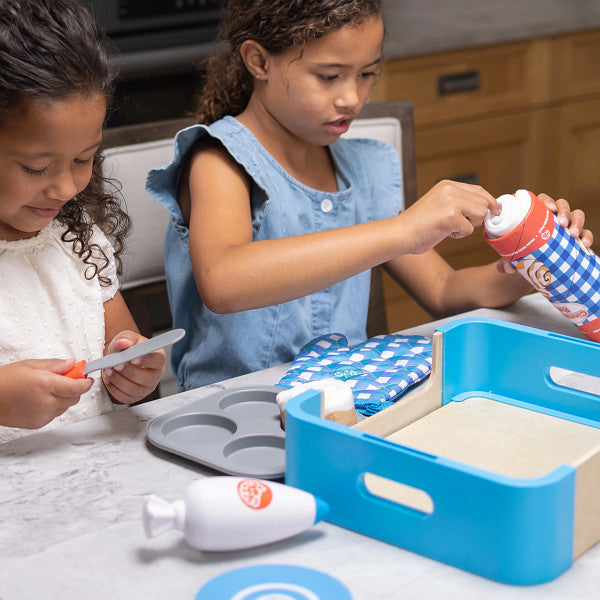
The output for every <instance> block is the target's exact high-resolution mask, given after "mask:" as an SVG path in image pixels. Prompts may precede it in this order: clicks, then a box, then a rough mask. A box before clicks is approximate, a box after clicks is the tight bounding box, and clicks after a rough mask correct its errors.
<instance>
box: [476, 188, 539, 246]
mask: <svg viewBox="0 0 600 600" xmlns="http://www.w3.org/2000/svg"><path fill="white" fill-rule="evenodd" d="M496 202H497V203H498V204H499V205H500V209H501V212H500V214H499V215H494V214H493V213H491V212H490V211H488V214H487V216H486V218H485V221H484V225H485V231H486V233H487V234H488V236H489V237H491V238H499V237H502V236H503V235H506V234H507V233H510V232H511V231H512V230H513V229H514V228H515V227H517V225H519V223H521V222H522V221H523V219H524V218H525V217H526V216H527V213H528V212H529V208H530V207H531V196H530V195H529V192H528V191H527V190H517V191H516V192H515V193H514V195H513V194H503V195H502V196H500V197H498V198H496Z"/></svg>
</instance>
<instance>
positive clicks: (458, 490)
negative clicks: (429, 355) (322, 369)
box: [286, 319, 600, 584]
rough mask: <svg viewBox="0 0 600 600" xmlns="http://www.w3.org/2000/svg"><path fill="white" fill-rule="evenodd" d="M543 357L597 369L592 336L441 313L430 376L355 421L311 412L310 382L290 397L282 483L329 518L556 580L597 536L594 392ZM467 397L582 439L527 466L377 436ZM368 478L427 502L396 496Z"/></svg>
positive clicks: (498, 572)
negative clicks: (564, 377)
mask: <svg viewBox="0 0 600 600" xmlns="http://www.w3.org/2000/svg"><path fill="white" fill-rule="evenodd" d="M551 367H558V368H562V369H567V370H569V371H574V372H577V373H583V374H586V375H590V376H596V375H599V374H600V345H598V344H596V343H593V342H589V341H585V340H579V339H575V338H570V337H566V336H562V335H558V334H554V333H549V332H544V331H541V330H537V329H532V328H529V327H523V326H520V325H514V324H510V323H505V322H502V321H494V320H490V319H461V320H457V321H454V322H451V323H449V324H447V325H444V326H442V327H440V328H439V329H437V330H436V333H435V334H434V362H433V372H432V376H431V378H430V381H429V382H428V384H427V386H426V387H425V388H424V389H422V390H421V391H419V392H418V393H416V394H414V395H413V396H409V397H407V398H406V399H404V400H401V401H399V402H398V403H397V404H396V405H394V406H393V407H391V408H388V409H386V410H384V411H382V412H381V413H379V414H377V415H375V416H373V417H370V418H369V419H366V420H365V421H363V422H362V423H361V424H359V425H358V426H356V427H354V428H350V427H345V426H343V425H339V424H337V423H333V422H331V421H327V420H324V419H321V418H320V416H319V411H320V397H319V394H318V393H314V392H312V391H309V392H305V393H304V394H302V395H299V396H297V397H295V398H293V399H292V400H291V401H290V402H289V403H288V405H287V407H286V414H287V416H286V465H287V468H286V483H289V484H290V485H293V486H296V487H299V488H301V489H305V490H307V491H309V492H311V493H313V494H315V495H316V496H318V497H320V498H322V499H323V500H325V501H326V502H328V503H329V505H330V509H331V513H330V518H329V520H330V521H331V522H333V523H336V524H338V525H341V526H344V527H347V528H350V529H353V530H355V531H358V532H361V533H364V534H366V535H369V536H372V537H375V538H378V539H381V540H384V541H386V542H390V543H393V544H396V545H398V546H402V547H404V548H407V549H409V550H413V551H415V552H419V553H421V554H424V555H426V556H429V557H431V558H434V559H437V560H440V561H443V562H446V563H448V564H451V565H454V566H456V567H460V568H462V569H465V570H468V571H471V572H473V573H477V574H479V575H482V576H485V577H488V578H491V579H495V580H497V581H501V582H505V583H511V584H536V583H542V582H545V581H549V580H551V579H554V578H555V577H557V576H558V575H560V574H561V573H562V572H564V571H565V570H566V569H568V568H569V566H570V565H571V564H572V562H573V560H574V558H576V557H577V556H579V555H580V554H581V553H583V552H584V551H585V550H586V549H588V548H589V547H590V546H592V545H593V544H594V543H596V542H597V541H598V539H600V522H599V518H598V517H597V516H596V515H597V513H598V512H599V511H598V508H599V507H600V500H597V498H600V494H598V493H597V490H599V489H600V488H599V485H600V443H596V441H594V440H597V438H598V436H600V431H599V430H598V428H599V427H600V397H599V396H597V395H595V394H593V393H589V392H583V391H578V390H575V389H572V388H569V387H564V386H562V385H558V384H557V383H555V381H554V380H553V378H552V377H551V375H550V370H551ZM475 399H477V400H480V399H483V401H485V402H488V403H491V404H492V407H495V408H499V409H501V410H504V409H506V410H508V411H512V412H511V414H512V413H514V412H515V410H516V412H517V413H519V414H523V416H526V417H527V418H528V419H532V418H533V420H536V419H541V420H543V419H550V420H551V421H552V422H553V423H555V424H558V425H559V426H562V425H564V426H565V427H566V428H569V430H570V431H571V430H573V429H575V430H576V431H577V428H581V431H582V432H583V433H584V434H585V435H583V438H586V439H587V438H589V439H590V440H591V442H590V446H589V447H585V448H583V450H582V452H581V456H579V457H578V458H577V459H576V460H572V457H570V458H569V460H568V461H567V460H565V463H564V464H561V461H560V457H559V460H558V463H557V464H556V465H555V466H554V467H552V468H551V469H550V470H549V471H546V472H544V473H542V474H540V475H539V476H535V477H529V478H527V477H525V478H524V477H514V476H507V475H505V474H502V473H498V472H494V471H493V470H488V469H486V468H482V467H481V466H473V464H469V463H468V461H459V460H455V459H452V458H448V457H447V456H444V455H438V454H435V453H431V452H427V451H423V450H422V449H419V448H418V447H411V446H410V445H403V444H400V443H398V442H394V441H390V440H389V439H386V438H387V437H389V436H390V435H391V436H392V437H393V436H394V435H397V434H398V429H403V428H408V427H414V426H415V424H417V425H418V424H419V423H421V422H425V419H430V418H431V416H432V415H434V411H441V410H448V409H449V408H450V409H453V408H455V407H456V406H457V405H453V406H448V405H449V404H450V403H458V402H463V401H465V400H469V401H471V400H475ZM463 406H468V402H467V403H464V404H463ZM444 407H446V408H444ZM523 411H525V412H523ZM439 414H442V413H439ZM492 425H493V423H492ZM517 429H518V423H517ZM517 433H520V432H519V431H517ZM547 441H548V443H549V448H550V450H552V445H553V444H552V439H548V440H547ZM556 445H557V446H560V444H556ZM473 453H474V455H477V454H478V449H477V448H474V449H473ZM528 458H529V457H528ZM372 480H381V481H383V482H385V483H386V484H387V487H388V488H389V487H391V488H395V487H398V488H404V487H405V486H408V488H407V489H408V492H409V495H410V493H412V492H414V494H413V495H415V494H416V495H417V496H419V495H420V496H422V497H424V498H425V499H426V500H428V502H424V503H422V504H419V503H418V502H417V503H415V504H413V503H409V502H405V501H404V500H401V501H400V500H398V499H397V498H395V497H394V496H393V493H396V492H393V493H391V494H390V495H386V493H383V492H381V491H380V490H376V489H375V488H374V487H373V485H372ZM370 482H371V484H370ZM396 491H397V490H396ZM404 491H406V490H404ZM407 497H408V496H407ZM421 499H422V498H421Z"/></svg>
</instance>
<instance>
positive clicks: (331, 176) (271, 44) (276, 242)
mask: <svg viewBox="0 0 600 600" xmlns="http://www.w3.org/2000/svg"><path fill="white" fill-rule="evenodd" d="M381 11H382V2H381V0H294V1H290V0H253V1H252V2H247V0H229V2H228V3H227V14H226V16H225V19H224V22H223V29H222V37H223V46H224V47H223V50H222V51H221V53H219V54H217V55H215V56H214V57H213V58H212V59H210V61H209V62H208V65H207V74H206V84H205V86H204V88H203V90H202V94H201V96H200V98H199V106H198V109H197V112H196V117H197V121H198V122H199V123H201V124H199V125H194V126H192V127H189V128H187V129H184V130H183V131H181V132H179V134H178V135H177V137H176V141H175V158H174V161H173V162H172V163H171V164H170V165H168V166H167V167H164V168H160V169H154V170H153V171H151V172H150V174H149V176H148V181H147V189H148V191H149V192H150V193H151V194H153V195H154V196H155V197H156V198H157V199H158V200H159V201H160V202H161V203H162V204H164V205H165V206H166V207H167V208H168V209H169V211H170V213H171V222H170V225H169V229H168V232H167V236H166V240H165V253H166V272H167V282H168V289H169V297H170V303H171V308H172V312H173V316H174V326H176V327H183V328H185V329H186V330H187V332H188V334H187V336H186V337H185V338H184V339H183V340H182V341H181V342H179V343H178V344H177V345H176V346H175V348H174V349H173V367H174V370H175V372H176V374H177V378H178V383H179V390H180V391H181V390H186V389H191V388H194V387H197V386H201V385H205V384H208V383H211V382H214V381H219V380H223V379H227V378H231V377H235V376H237V375H242V374H244V373H247V372H250V371H256V370H259V369H264V368H266V367H270V366H272V365H276V364H280V363H283V362H287V361H290V360H292V359H293V358H294V357H295V356H296V354H297V352H298V350H299V349H300V348H301V347H302V346H303V345H304V344H306V343H307V342H308V341H309V340H311V339H312V338H314V337H317V336H320V335H323V334H326V333H330V332H340V333H343V334H344V335H345V336H346V337H347V338H348V341H349V343H350V344H351V345H353V344H356V343H358V342H360V341H362V340H364V339H365V337H366V331H365V330H366V319H367V307H368V298H369V281H370V269H371V268H372V267H373V266H375V265H380V264H383V265H384V266H385V268H386V270H387V271H388V273H389V274H390V275H391V276H392V277H393V278H394V279H395V280H397V281H398V282H399V283H400V284H401V285H402V286H404V287H405V288H406V289H407V290H408V291H409V292H410V293H411V294H412V295H413V296H414V297H415V298H416V299H417V300H418V301H419V302H420V303H421V305H422V306H423V307H424V308H425V309H426V310H427V311H429V312H430V313H431V314H432V315H435V316H441V315H445V314H449V313H456V312H460V311H464V310H468V309H472V308H476V307H482V306H487V307H500V306H505V305H508V304H511V303H512V302H514V301H515V300H517V299H518V298H520V297H521V296H522V295H524V294H526V293H527V292H529V291H530V287H529V286H528V285H527V284H526V282H525V281H524V280H523V278H522V277H520V276H519V275H518V274H512V273H507V272H505V271H509V270H510V269H509V268H508V267H507V266H506V265H504V264H502V265H500V267H499V268H497V266H496V265H493V264H492V265H487V266H483V267H475V268H469V269H463V270H459V271H455V270H454V269H452V268H451V267H450V266H449V265H448V264H447V263H446V262H445V261H444V260H443V259H442V258H441V257H440V256H439V255H438V254H437V253H436V252H435V250H433V248H434V246H435V245H436V244H437V243H438V242H440V241H441V240H443V239H444V238H446V237H452V238H461V237H464V236H467V235H469V234H471V233H472V232H473V230H474V228H475V227H477V226H479V225H481V224H482V222H483V219H484V217H485V216H486V214H487V211H488V209H489V210H491V211H492V212H493V213H495V214H498V212H499V207H498V205H497V203H496V201H495V199H494V198H493V196H491V195H490V194H489V193H488V192H487V191H485V190H484V189H482V188H481V187H479V186H472V185H467V184H463V183H456V182H451V181H442V182H440V183H439V184H437V185H436V186H435V187H433V188H432V189H431V191H429V192H428V193H427V194H425V195H424V196H423V197H422V198H421V199H420V200H419V201H418V202H416V203H415V204H414V205H413V206H411V207H410V208H408V209H407V210H406V211H404V212H400V209H401V201H402V189H401V186H402V183H401V182H402V177H401V171H400V166H399V161H398V156H397V154H396V152H395V150H394V149H393V148H392V147H390V146H387V145H385V144H382V143H379V142H376V141H373V140H347V139H340V136H341V135H342V134H343V133H345V132H346V131H347V130H348V127H349V126H350V124H351V123H352V120H353V119H355V118H356V117H357V116H358V115H359V113H360V111H361V109H362V107H363V106H364V105H365V103H366V102H367V99H368V97H369V93H370V91H371V88H372V86H373V83H374V81H375V79H376V76H377V72H378V70H379V68H380V62H381V52H382V44H383V22H382V14H381ZM547 201H548V203H549V204H551V205H553V206H554V209H555V210H556V209H557V207H556V204H555V203H554V202H552V201H551V199H550V198H547ZM558 204H559V207H558V208H559V209H560V214H561V218H563V219H566V220H567V221H569V218H570V214H569V207H568V204H567V203H566V202H564V201H560V202H559V203H558ZM583 221H584V217H583V214H582V213H581V211H576V212H574V213H573V218H572V223H571V226H572V227H574V228H575V229H577V230H579V231H582V227H583ZM585 236H586V243H590V241H591V234H589V232H587V231H586V234H585Z"/></svg>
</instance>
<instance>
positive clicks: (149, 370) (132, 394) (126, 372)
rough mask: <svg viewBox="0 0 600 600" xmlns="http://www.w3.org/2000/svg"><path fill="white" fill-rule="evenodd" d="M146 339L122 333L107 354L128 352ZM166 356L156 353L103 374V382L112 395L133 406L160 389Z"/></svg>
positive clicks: (114, 340) (117, 336)
mask: <svg viewBox="0 0 600 600" xmlns="http://www.w3.org/2000/svg"><path fill="white" fill-rule="evenodd" d="M146 339H148V338H145V337H144V336H143V335H140V334H139V333H135V332H133V331H122V332H121V333H118V334H117V335H116V336H115V337H114V338H113V339H112V340H111V342H110V344H109V345H108V348H107V352H106V353H107V354H111V353H113V352H119V351H121V350H125V349H126V348H129V347H130V346H133V345H134V344H138V343H139V342H143V341H144V340H146ZM165 361H166V353H165V351H164V350H163V349H161V350H156V351H155V352H151V353H150V354H146V355H145V356H141V357H140V358H136V359H134V360H132V361H130V362H128V363H125V364H122V365H117V366H116V367H114V368H112V369H105V370H104V371H102V381H103V382H104V385H105V386H106V389H107V390H108V392H109V393H110V395H111V396H112V397H113V398H114V399H115V400H116V401H117V402H122V403H123V404H131V403H132V402H137V401H138V400H141V399H142V398H145V397H146V396H147V395H148V394H149V393H150V392H152V391H153V390H154V388H156V386H157V385H158V382H159V381H160V378H161V377H162V376H163V374H164V372H165Z"/></svg>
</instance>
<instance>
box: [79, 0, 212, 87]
mask: <svg viewBox="0 0 600 600" xmlns="http://www.w3.org/2000/svg"><path fill="white" fill-rule="evenodd" d="M80 1H81V2H82V4H84V5H85V6H87V7H88V8H89V9H90V10H91V12H92V13H93V14H94V16H95V17H96V19H97V21H98V23H99V24H100V25H101V26H102V27H103V28H104V29H105V30H106V31H107V32H108V34H109V35H110V37H111V38H112V39H113V40H114V42H115V44H116V46H117V47H118V49H119V50H120V52H121V55H120V57H119V61H120V63H121V65H122V70H123V72H124V73H125V74H126V75H127V74H135V73H138V74H139V73H143V72H146V71H148V70H152V71H153V72H154V73H157V72H158V71H160V70H163V71H165V70H169V71H171V72H172V69H177V68H178V67H180V68H185V67H186V66H187V65H188V64H189V62H190V61H193V60H195V59H197V58H199V57H202V56H206V55H207V54H208V53H209V52H211V51H212V50H213V49H214V42H215V39H216V36H217V28H218V21H219V17H220V12H221V5H222V0H80Z"/></svg>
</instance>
